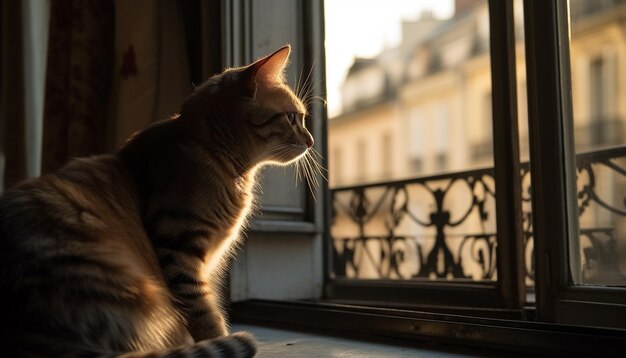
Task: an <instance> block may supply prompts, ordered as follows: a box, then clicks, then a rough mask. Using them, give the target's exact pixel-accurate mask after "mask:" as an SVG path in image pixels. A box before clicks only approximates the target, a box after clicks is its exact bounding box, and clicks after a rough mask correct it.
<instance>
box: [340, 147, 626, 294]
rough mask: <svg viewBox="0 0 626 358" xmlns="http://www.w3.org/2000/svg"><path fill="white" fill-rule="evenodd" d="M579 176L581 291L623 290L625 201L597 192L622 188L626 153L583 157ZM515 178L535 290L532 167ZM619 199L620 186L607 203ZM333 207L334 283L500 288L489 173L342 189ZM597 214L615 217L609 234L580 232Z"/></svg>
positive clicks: (603, 228)
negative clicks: (619, 231) (591, 287)
mask: <svg viewBox="0 0 626 358" xmlns="http://www.w3.org/2000/svg"><path fill="white" fill-rule="evenodd" d="M577 166H578V204H579V214H580V216H581V229H580V238H581V240H580V241H581V250H580V251H581V255H582V262H581V270H582V276H583V281H584V282H585V283H592V284H593V283H602V284H620V283H621V284H624V283H625V282H626V276H625V275H624V272H622V271H621V269H620V257H619V254H618V253H617V250H616V248H617V246H618V241H617V240H618V238H616V229H615V227H616V226H617V223H618V222H619V221H621V220H624V221H625V222H626V201H625V198H624V195H623V194H622V195H621V197H620V199H619V200H618V199H617V197H616V196H612V197H610V198H606V197H605V193H604V192H605V191H606V190H605V189H606V188H604V186H603V185H600V184H599V183H600V182H603V183H607V178H611V179H610V183H612V184H611V185H613V186H619V182H620V181H624V180H626V147H618V148H612V149H607V150H601V151H594V152H589V153H584V154H579V155H578V156H577ZM520 175H521V176H522V185H523V188H522V201H523V208H522V211H523V223H522V224H523V232H524V241H525V243H524V253H523V255H524V257H525V266H526V283H527V284H529V285H531V284H532V283H533V281H534V262H533V255H532V251H533V234H532V232H533V226H532V214H531V197H530V193H531V191H530V171H529V166H528V163H524V164H523V165H522V170H521V173H520ZM600 177H601V178H600ZM600 179H602V180H600ZM625 190H626V188H625V187H623V186H622V187H619V188H617V189H615V190H613V191H612V193H615V192H622V193H623V192H624V191H625ZM331 200H332V206H333V208H332V224H331V240H332V264H333V271H334V272H333V274H334V277H336V278H354V279H398V280H431V281H432V280H434V281H442V280H443V281H449V280H455V281H470V282H475V281H478V282H485V281H487V282H493V281H495V280H496V279H497V270H496V246H497V240H496V232H495V215H496V211H495V209H496V208H495V181H494V177H493V169H491V168H489V169H481V170H473V171H464V172H457V173H450V174H442V175H437V176H430V177H424V178H413V179H408V180H399V181H392V182H385V183H375V184H367V185H359V186H352V187H342V188H337V189H333V190H331ZM590 208H593V212H591V211H590V210H591V209H590ZM602 211H604V212H606V213H609V214H611V215H613V216H612V219H611V220H612V222H609V225H599V224H598V223H597V222H596V221H598V220H595V221H594V220H591V222H592V225H588V226H585V225H583V224H582V223H583V222H587V223H588V222H590V219H589V215H590V214H593V215H596V216H598V217H599V216H601V215H600V214H602V213H601V212H602ZM584 215H587V216H585V217H584V218H583V216H584ZM593 215H591V216H592V218H591V219H594V218H593ZM583 219H584V220H583ZM621 260H622V261H624V260H626V258H623V257H622V258H621ZM622 265H623V263H622ZM623 266H626V265H623Z"/></svg>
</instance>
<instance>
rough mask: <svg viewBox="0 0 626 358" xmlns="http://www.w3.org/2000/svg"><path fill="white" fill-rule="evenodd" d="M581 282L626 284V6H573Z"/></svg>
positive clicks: (618, 1)
mask: <svg viewBox="0 0 626 358" xmlns="http://www.w3.org/2000/svg"><path fill="white" fill-rule="evenodd" d="M570 17H571V18H570V21H571V37H570V66H571V71H572V103H573V121H574V122H573V130H574V140H575V150H576V160H577V163H576V165H577V183H578V185H577V190H578V193H577V194H578V195H577V196H578V213H579V230H580V232H579V236H578V237H577V238H576V239H575V240H573V241H572V242H570V261H571V262H570V264H571V268H572V277H573V280H574V282H575V283H577V284H583V285H616V286H626V146H624V144H626V132H625V130H626V125H625V124H626V31H625V27H624V19H625V18H626V1H624V0H602V1H598V0H571V1H570Z"/></svg>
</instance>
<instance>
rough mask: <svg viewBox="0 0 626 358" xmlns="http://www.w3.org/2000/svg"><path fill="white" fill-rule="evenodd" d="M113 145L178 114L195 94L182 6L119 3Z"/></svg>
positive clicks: (148, 0) (140, 0) (143, 0)
mask: <svg viewBox="0 0 626 358" xmlns="http://www.w3.org/2000/svg"><path fill="white" fill-rule="evenodd" d="M115 9H116V13H115V23H116V28H115V72H114V79H113V94H112V101H111V107H110V108H111V114H110V115H111V119H110V121H111V123H112V125H113V127H112V130H111V131H110V133H109V136H110V140H111V142H112V143H113V145H114V146H116V147H117V146H119V145H121V144H123V143H124V141H126V139H127V138H128V137H129V136H131V135H132V134H133V133H134V132H136V131H138V130H140V129H142V128H145V127H146V126H148V125H149V124H150V123H152V122H153V121H155V120H159V119H165V118H167V117H169V116H170V115H172V114H174V113H175V112H176V111H178V109H179V107H180V104H181V102H182V101H183V99H184V98H185V97H186V96H187V95H188V94H189V92H190V91H191V83H190V79H189V64H188V60H187V49H186V41H185V30H184V26H183V18H182V9H181V5H180V2H178V1H171V0H159V1H154V0H136V1H126V0H116V2H115Z"/></svg>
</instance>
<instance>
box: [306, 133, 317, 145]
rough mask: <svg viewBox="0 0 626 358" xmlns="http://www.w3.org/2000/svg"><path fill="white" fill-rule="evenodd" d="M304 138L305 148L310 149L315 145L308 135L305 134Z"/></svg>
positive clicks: (311, 137)
mask: <svg viewBox="0 0 626 358" xmlns="http://www.w3.org/2000/svg"><path fill="white" fill-rule="evenodd" d="M305 137H306V146H307V147H309V148H311V147H312V146H313V144H315V140H313V136H312V135H311V134H310V133H305Z"/></svg>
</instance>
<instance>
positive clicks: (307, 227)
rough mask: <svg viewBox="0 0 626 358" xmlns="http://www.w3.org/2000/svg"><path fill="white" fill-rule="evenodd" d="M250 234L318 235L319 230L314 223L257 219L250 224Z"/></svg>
mask: <svg viewBox="0 0 626 358" xmlns="http://www.w3.org/2000/svg"><path fill="white" fill-rule="evenodd" d="M249 232H252V233H254V232H262V233H265V232H270V233H277V234H292V233H297V234H316V233H318V232H319V228H318V227H317V225H315V224H314V223H312V222H308V221H289V220H261V219H255V220H252V222H251V223H250V230H249Z"/></svg>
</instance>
